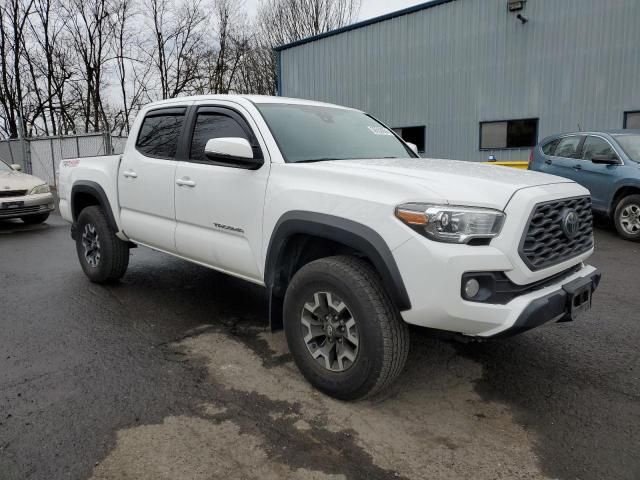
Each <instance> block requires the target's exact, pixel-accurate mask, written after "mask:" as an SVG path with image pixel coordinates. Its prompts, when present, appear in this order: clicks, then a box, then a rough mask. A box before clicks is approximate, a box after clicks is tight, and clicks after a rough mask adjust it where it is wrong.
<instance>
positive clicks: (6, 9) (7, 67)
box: [0, 0, 34, 138]
mask: <svg viewBox="0 0 640 480" xmlns="http://www.w3.org/2000/svg"><path fill="white" fill-rule="evenodd" d="M33 2H34V0H28V1H23V0H6V1H5V2H3V3H0V56H1V57H2V58H0V69H2V72H1V73H0V74H1V75H2V86H1V88H0V105H2V109H3V117H4V121H5V127H4V128H5V130H6V131H7V133H8V135H9V137H11V138H16V137H17V136H18V132H19V128H22V130H23V131H24V130H26V128H25V125H24V116H23V114H22V113H23V110H22V104H23V94H24V85H23V73H24V71H23V65H22V62H21V58H22V52H23V46H24V41H23V39H24V31H25V25H26V22H27V19H28V17H29V15H30V14H31V8H32V6H33ZM20 118H23V120H22V125H19V124H18V122H19V121H20V120H19V119H20Z"/></svg>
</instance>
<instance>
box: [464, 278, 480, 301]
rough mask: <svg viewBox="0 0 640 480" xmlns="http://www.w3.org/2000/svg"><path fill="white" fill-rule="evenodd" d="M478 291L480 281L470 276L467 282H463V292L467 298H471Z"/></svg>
mask: <svg viewBox="0 0 640 480" xmlns="http://www.w3.org/2000/svg"><path fill="white" fill-rule="evenodd" d="M479 291H480V282H478V280H476V279H475V278H471V279H469V280H467V283H465V284H464V294H465V295H466V297H467V298H473V297H475V296H476V295H478V292H479Z"/></svg>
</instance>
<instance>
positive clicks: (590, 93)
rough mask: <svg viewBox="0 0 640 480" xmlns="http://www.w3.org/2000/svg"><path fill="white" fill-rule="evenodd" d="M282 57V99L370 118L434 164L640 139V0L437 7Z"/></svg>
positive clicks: (505, 0)
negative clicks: (560, 144) (542, 144)
mask: <svg viewBox="0 0 640 480" xmlns="http://www.w3.org/2000/svg"><path fill="white" fill-rule="evenodd" d="M276 51H277V55H278V61H279V66H278V90H279V94H280V95H283V96H288V97H299V98H307V99H314V100H321V101H326V102H332V103H338V104H342V105H348V106H352V107H356V108H359V109H362V110H365V111H367V112H369V113H371V114H373V115H375V116H376V117H378V118H379V119H381V120H382V121H384V122H385V123H387V124H388V125H390V126H392V127H394V129H398V130H397V131H398V132H399V133H400V134H401V135H402V136H403V137H404V138H405V139H406V140H408V141H411V142H413V143H416V144H417V145H418V146H419V148H420V149H421V150H423V151H424V152H425V155H426V156H430V157H440V158H456V159H462V160H486V159H487V158H488V156H489V155H491V154H493V155H495V157H496V158H497V159H498V160H526V159H527V158H528V155H529V152H530V147H531V146H533V145H535V143H536V142H537V141H538V140H540V139H542V138H543V137H545V136H547V135H550V134H554V133H560V132H563V131H575V130H579V129H582V130H595V129H618V128H623V127H627V128H640V0H526V1H514V0H434V1H431V2H428V3H424V4H421V5H417V6H415V7H412V8H408V9H405V10H401V11H398V12H394V13H391V14H389V15H385V16H382V17H377V18H374V19H371V20H367V21H364V22H360V23H357V24H354V25H350V26H348V27H345V28H341V29H339V30H335V31H332V32H328V33H325V34H322V35H318V36H315V37H311V38H307V39H304V40H301V41H298V42H295V43H292V44H289V45H284V46H281V47H279V48H277V49H276Z"/></svg>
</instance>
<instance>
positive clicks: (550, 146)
mask: <svg viewBox="0 0 640 480" xmlns="http://www.w3.org/2000/svg"><path fill="white" fill-rule="evenodd" d="M558 143H560V139H559V138H557V139H555V140H552V141H550V142H548V143H546V144H545V145H544V146H543V147H542V153H544V154H545V155H553V154H554V153H555V151H556V147H557V146H558Z"/></svg>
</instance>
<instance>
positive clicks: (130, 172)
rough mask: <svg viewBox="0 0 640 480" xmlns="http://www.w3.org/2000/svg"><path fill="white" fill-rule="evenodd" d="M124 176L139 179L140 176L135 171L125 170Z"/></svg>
mask: <svg viewBox="0 0 640 480" xmlns="http://www.w3.org/2000/svg"><path fill="white" fill-rule="evenodd" d="M122 176H123V177H125V178H137V177H138V174H137V173H136V172H134V171H133V170H125V171H124V172H122Z"/></svg>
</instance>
